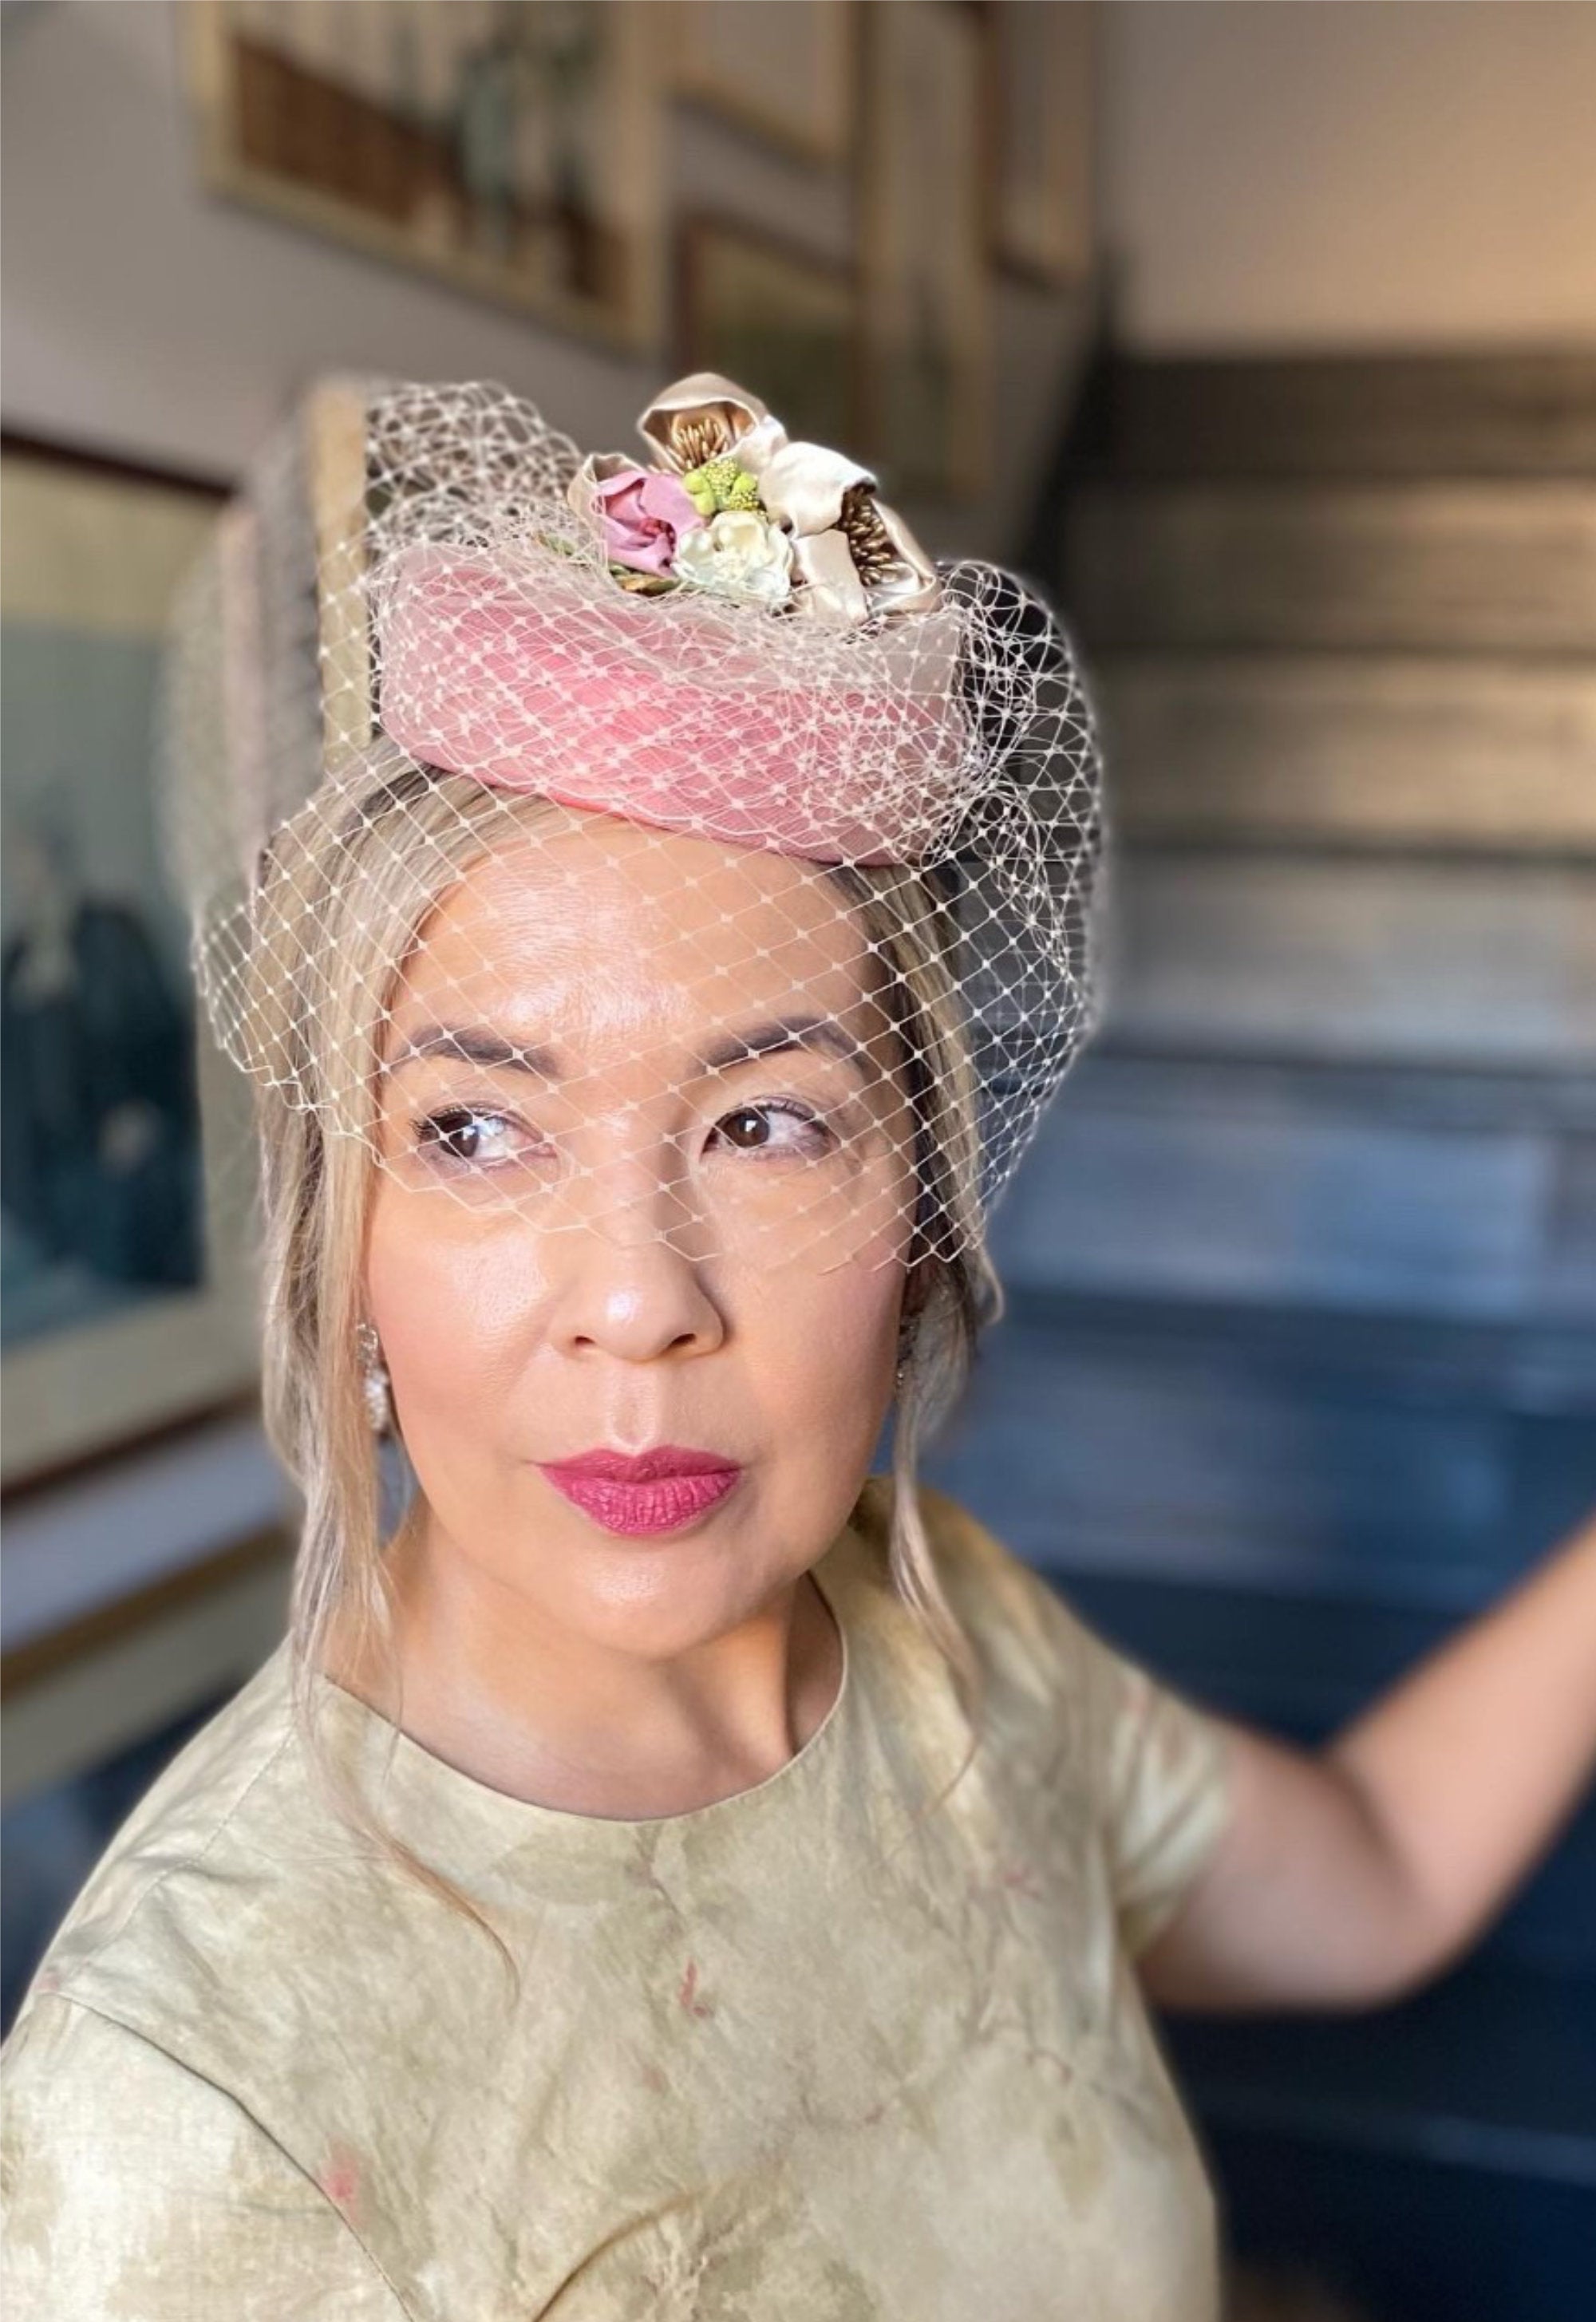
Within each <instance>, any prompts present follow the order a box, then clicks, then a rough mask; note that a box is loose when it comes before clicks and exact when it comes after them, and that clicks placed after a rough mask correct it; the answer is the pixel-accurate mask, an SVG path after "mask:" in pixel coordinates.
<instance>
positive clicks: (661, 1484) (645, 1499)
mask: <svg viewBox="0 0 1596 2322" xmlns="http://www.w3.org/2000/svg"><path fill="white" fill-rule="evenodd" d="M543 1473H544V1474H545V1475H546V1476H547V1477H548V1479H549V1482H550V1483H551V1484H552V1485H553V1486H554V1487H555V1491H557V1492H563V1493H564V1495H565V1497H566V1498H567V1499H568V1500H569V1501H571V1502H572V1504H573V1505H574V1506H576V1507H579V1508H580V1509H581V1510H582V1513H583V1514H584V1515H588V1516H591V1517H592V1519H593V1521H594V1522H595V1523H600V1524H602V1525H603V1527H604V1529H605V1531H614V1532H623V1533H628V1534H637V1533H642V1532H656V1531H680V1529H681V1528H682V1526H683V1524H687V1523H691V1522H693V1521H694V1520H695V1519H696V1518H697V1517H699V1516H702V1515H704V1514H707V1513H708V1512H709V1510H710V1509H711V1508H712V1507H714V1506H715V1505H716V1504H717V1503H718V1502H719V1501H720V1500H723V1499H724V1498H725V1497H726V1495H727V1493H728V1492H729V1491H730V1490H731V1488H732V1486H733V1485H734V1484H736V1483H737V1482H738V1480H739V1479H740V1477H741V1476H742V1469H741V1468H740V1467H715V1468H712V1469H711V1470H710V1471H709V1472H708V1473H707V1474H700V1475H683V1474H682V1473H680V1472H678V1473H676V1474H674V1475H668V1476H656V1477H654V1478H652V1479H651V1480H649V1481H647V1482H643V1483H623V1482H621V1481H620V1480H619V1479H618V1478H617V1477H615V1476H599V1475H595V1474H593V1473H592V1470H591V1469H589V1470H585V1471H584V1470H583V1469H582V1468H581V1467H561V1466H558V1465H551V1466H548V1467H544V1469H543Z"/></svg>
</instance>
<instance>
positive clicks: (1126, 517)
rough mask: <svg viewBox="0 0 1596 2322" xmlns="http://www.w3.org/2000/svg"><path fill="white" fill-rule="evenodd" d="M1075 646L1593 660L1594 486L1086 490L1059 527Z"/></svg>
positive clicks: (1269, 486)
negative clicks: (1078, 638) (1077, 637)
mask: <svg viewBox="0 0 1596 2322" xmlns="http://www.w3.org/2000/svg"><path fill="white" fill-rule="evenodd" d="M1064 548H1065V585H1064V589H1063V591H1062V597H1063V606H1064V611H1065V615H1066V618H1067V619H1068V620H1069V622H1071V624H1073V625H1076V626H1078V627H1079V629H1080V631H1081V634H1082V635H1083V636H1084V637H1085V638H1086V639H1087V641H1088V643H1095V644H1102V645H1123V646H1159V645H1169V646H1208V647H1239V648H1242V649H1245V648H1246V647H1248V646H1271V647H1292V646H1296V647H1302V648H1309V649H1312V648H1318V649H1321V650H1322V649H1325V648H1329V649H1333V650H1335V651H1341V652H1368V653H1392V654H1403V653H1407V654H1412V653H1420V654H1423V653H1438V654H1440V653H1457V654H1465V653H1467V654H1477V653H1497V654H1574V655H1579V654H1591V653H1592V652H1596V486H1591V485H1586V484H1573V483H1568V484H1549V483H1469V482H1464V483H1444V484H1393V485H1390V486H1353V485H1325V484H1311V485H1310V484H1300V485H1285V484H1281V485H1274V484H1250V483H1231V484H1220V483H1207V484H1191V485H1184V484H1179V485H1168V486H1161V485H1135V486H1124V485H1114V484H1107V483H1096V484H1090V485H1087V486H1085V487H1083V489H1081V490H1080V491H1079V492H1078V493H1077V494H1076V495H1075V497H1074V499H1073V501H1072V504H1071V507H1070V511H1069V517H1068V519H1067V526H1066V537H1065V542H1064Z"/></svg>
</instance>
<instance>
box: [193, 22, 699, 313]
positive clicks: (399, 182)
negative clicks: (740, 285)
mask: <svg viewBox="0 0 1596 2322" xmlns="http://www.w3.org/2000/svg"><path fill="white" fill-rule="evenodd" d="M179 19H180V23H181V30H182V33H183V37H184V42H185V50H186V68H187V77H188V89H189V96H190V103H191V107H192V111H193V114H194V118H195V122H196V125H197V133H198V146H199V160H200V169H201V174H202V178H203V179H204V182H205V183H206V185H207V186H208V187H210V188H211V190H212V191H213V192H215V193H216V195H217V196H218V197H221V198H223V199H225V200H229V201H236V202H242V203H243V204H245V205H247V206H250V207H251V208H253V209H255V210H258V211H261V212H262V213H264V214H265V215H270V216H272V217H275V218H278V219H280V220H282V221H283V222H285V223H287V224H293V225H298V226H300V227H302V228H304V229H306V230H307V232H310V233H317V234H320V235H322V236H324V237H325V238H326V239H328V240H330V241H333V242H341V243H343V244H344V246H345V247H347V248H349V249H352V250H356V251H362V252H363V253H364V254H365V255H366V256H368V257H371V258H375V259H379V260H385V261H389V262H390V263H394V264H398V265H401V266H405V267H408V268H409V269H411V270H414V271H417V272H419V273H422V274H427V275H430V276H431V277H432V278H433V279H436V280H437V281H440V282H443V283H445V284H447V285H448V286H450V287H451V288H454V289H456V290H459V291H462V292H463V293H465V294H466V295H468V296H470V297H475V298H480V299H483V300H486V301H488V302H489V303H491V304H493V305H497V306H505V307H509V308H511V309H513V310H515V311H516V312H518V313H521V314H525V315H533V316H535V317H536V318H537V320H538V321H540V322H543V323H546V324H548V325H551V326H552V327H554V328H555V329H559V330H564V331H567V332H569V333H571V334H573V335H574V336H578V337H582V338H585V339H590V340H592V341H594V342H596V343H600V344H601V345H605V346H608V347H610V349H612V350H614V351H615V352H647V351H649V350H651V349H653V348H654V347H656V345H657V343H658V338H659V333H660V327H661V320H662V313H663V283H662V280H661V276H662V270H663V267H664V263H665V253H664V245H663V239H662V231H661V223H660V222H661V218H662V215H663V196H662V178H661V169H662V164H663V97H662V89H661V83H662V78H663V61H662V59H661V57H660V53H659V43H660V41H661V39H662V37H663V33H664V30H665V24H664V17H663V15H662V13H661V12H660V11H659V10H658V9H657V8H656V6H655V5H653V4H652V0H362V5H361V6H360V7H358V8H356V7H354V6H352V5H344V0H185V5H184V6H183V8H182V9H180V10H179Z"/></svg>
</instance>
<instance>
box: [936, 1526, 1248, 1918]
mask: <svg viewBox="0 0 1596 2322" xmlns="http://www.w3.org/2000/svg"><path fill="white" fill-rule="evenodd" d="M920 1499H921V1506H922V1511H923V1513H924V1514H925V1517H926V1521H927V1524H928V1528H929V1530H930V1531H931V1538H932V1540H933V1544H934V1545H935V1547H936V1550H937V1556H938V1566H939V1569H940V1571H941V1572H942V1575H943V1577H944V1580H945V1582H948V1583H949V1584H950V1586H949V1594H950V1595H953V1596H956V1597H957V1598H958V1599H959V1600H960V1601H959V1603H958V1604H957V1609H958V1610H959V1614H960V1617H961V1619H962V1620H964V1621H965V1622H967V1623H969V1624H970V1625H971V1626H973V1627H976V1628H978V1629H982V1630H985V1631H986V1633H987V1638H988V1643H989V1647H990V1651H989V1656H988V1657H989V1659H993V1660H995V1663H996V1664H997V1665H998V1666H999V1667H1001V1668H1004V1669H1006V1670H1007V1671H1008V1672H1009V1673H1010V1674H1011V1676H1013V1677H1014V1681H1015V1682H1016V1683H1023V1684H1024V1685H1026V1686H1027V1687H1029V1688H1030V1690H1031V1691H1032V1696H1033V1697H1034V1698H1035V1699H1036V1700H1037V1701H1038V1702H1039V1703H1040V1704H1041V1705H1042V1706H1043V1707H1044V1708H1050V1707H1056V1708H1057V1709H1058V1710H1059V1712H1061V1713H1063V1712H1069V1713H1071V1714H1072V1722H1073V1723H1074V1724H1075V1728H1076V1731H1077V1732H1078V1734H1079V1735H1080V1741H1081V1748H1082V1751H1083V1753H1084V1758H1085V1762H1086V1766H1087V1773H1088V1778H1089V1779H1090V1782H1091V1786H1092V1792H1093V1803H1094V1806H1095V1810H1096V1820H1097V1824H1098V1827H1099V1829H1100V1831H1101V1833H1102V1837H1103V1843H1104V1849H1105V1858H1106V1860H1107V1864H1108V1871H1109V1879H1110V1885H1111V1888H1112V1891H1113V1895H1114V1907H1115V1910H1116V1913H1117V1915H1118V1919H1119V1925H1120V1933H1121V1936H1122V1940H1123V1941H1124V1945H1125V1948H1126V1949H1127V1951H1129V1952H1131V1953H1132V1955H1133V1956H1134V1955H1136V1954H1137V1953H1139V1952H1142V1951H1145V1950H1146V1948H1147V1946H1148V1945H1149V1944H1150V1943H1151V1942H1152V1940H1153V1938H1154V1937H1155V1936H1156V1935H1158V1934H1159V1933H1160V1932H1161V1931H1162V1929H1163V1928H1164V1927H1165V1926H1166V1925H1167V1924H1168V1923H1169V1920H1170V1919H1172V1918H1173V1916H1174V1915H1175V1913H1176V1910H1177V1909H1178V1908H1179V1905H1180V1903H1181V1901H1182V1900H1183V1898H1184V1897H1185V1896H1186V1893H1187V1891H1188V1888H1190V1887H1191V1886H1192V1884H1193V1883H1194V1882H1195V1880H1196V1879H1197V1875H1198V1873H1199V1872H1200V1871H1201V1870H1202V1869H1203V1868H1204V1867H1205V1865H1206V1862H1207V1860H1208V1859H1209V1857H1210V1855H1211V1854H1212V1853H1213V1851H1214V1850H1215V1846H1216V1845H1217V1843H1218V1841H1219V1839H1220V1836H1221V1834H1222V1833H1223V1831H1224V1829H1225V1822H1226V1820H1227V1817H1228V1814H1229V1808H1230V1763H1229V1750H1228V1746H1227V1742H1226V1735H1225V1727H1224V1724H1223V1723H1222V1721H1221V1720H1220V1719H1218V1718H1217V1717H1216V1716H1214V1715H1212V1714H1209V1713H1208V1712H1207V1711H1206V1710H1203V1709H1201V1708H1199V1707H1198V1706H1197V1704H1196V1703H1194V1702H1191V1701H1188V1699H1187V1698H1186V1697H1185V1696H1183V1695H1182V1694H1180V1693H1179V1692H1178V1691H1176V1690H1175V1689H1174V1688H1173V1687H1169V1686H1168V1685H1166V1684H1164V1683H1162V1682H1161V1681H1160V1680H1159V1679H1157V1678H1154V1677H1152V1676H1151V1674H1150V1673H1149V1671H1148V1670H1146V1669H1145V1668H1142V1666H1141V1665H1140V1664H1139V1663H1138V1662H1136V1661H1134V1660H1132V1659H1128V1658H1127V1657H1126V1656H1125V1655H1124V1654H1123V1653H1121V1652H1119V1651H1118V1650H1115V1648H1114V1647H1113V1646H1112V1645H1110V1644H1108V1643H1107V1642H1106V1641H1105V1639H1103V1638H1102V1637H1100V1636H1098V1635H1097V1634H1096V1632H1095V1631H1094V1630H1093V1629H1091V1628H1089V1627H1088V1626H1087V1623H1085V1622H1084V1621H1083V1620H1082V1619H1081V1618H1080V1616H1079V1615H1078V1614H1077V1613H1076V1612H1075V1611H1074V1610H1073V1609H1072V1608H1071V1607H1070V1605H1069V1604H1068V1603H1067V1602H1066V1600H1065V1599H1064V1597H1063V1596H1062V1595H1060V1593H1059V1590H1058V1589H1057V1588H1055V1587H1054V1586H1053V1585H1052V1583H1051V1582H1050V1581H1049V1580H1048V1579H1046V1578H1045V1577H1043V1575H1042V1574H1041V1572H1039V1571H1038V1570H1037V1569H1036V1568H1034V1567H1033V1566H1032V1565H1030V1564H1027V1563H1026V1562H1025V1560H1024V1559H1023V1558H1022V1557H1020V1556H1017V1555H1016V1554H1015V1553H1014V1550H1012V1549H1011V1548H1008V1547H1006V1546H1005V1545H1004V1542H1003V1541H1002V1540H999V1539H998V1538H997V1537H996V1536H995V1534H994V1533H993V1532H991V1531H988V1530H987V1529H986V1526H985V1525H984V1524H983V1523H981V1522H979V1520H978V1519H977V1517H976V1516H974V1515H973V1514H972V1513H970V1511H969V1510H968V1508H966V1507H964V1506H963V1505H962V1504H960V1503H959V1501H958V1500H956V1499H954V1498H953V1497H952V1496H951V1495H949V1494H948V1493H946V1492H941V1491H939V1490H937V1489H935V1488H934V1487H932V1486H927V1485H922V1486H921V1489H920Z"/></svg>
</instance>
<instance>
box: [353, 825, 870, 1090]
mask: <svg viewBox="0 0 1596 2322" xmlns="http://www.w3.org/2000/svg"><path fill="white" fill-rule="evenodd" d="M875 980H876V978H875V974H874V973H873V969H872V959H871V947H870V945H869V941H868V938H867V935H866V932H865V929H864V928H863V926H862V925H861V923H860V921H859V919H858V915H857V911H856V910H855V908H854V907H853V906H852V904H851V903H850V902H849V900H848V897H847V896H845V895H844V894H843V893H842V892H841V891H840V889H839V887H838V886H837V885H836V884H835V883H834V882H832V881H831V880H830V878H828V877H827V876H826V874H825V873H824V871H823V869H822V868H821V866H820V865H817V864H812V863H808V862H798V861H794V860H793V859H792V858H790V857H787V856H784V855H775V854H772V853H768V852H766V851H764V850H759V849H748V850H744V849H738V848H733V847H729V846H723V845H721V844H720V843H719V842H717V841H713V840H706V839H701V838H691V837H683V836H678V835H676V834H674V833H670V832H664V831H656V830H651V829H647V828H645V827H642V826H639V825H637V824H633V823H627V822H623V821H621V820H619V818H612V817H601V816H594V817H592V818H588V819H587V820H585V821H584V822H583V823H582V825H580V826H578V827H574V828H570V829H560V830H558V831H557V832H555V834H554V835H553V836H549V837H544V836H541V835H528V836H525V837H522V838H519V839H518V840H517V841H514V842H510V843H509V844H507V845H506V846H503V847H502V848H500V849H498V850H496V851H495V852H494V853H493V854H491V855H488V856H486V857H484V858H483V859H482V861H480V862H479V863H478V864H475V865H473V866H472V869H471V870H470V871H469V872H467V873H466V874H465V875H464V876H463V878H462V879H461V880H460V881H459V882H457V884H456V885H455V886H454V888H453V889H452V890H451V891H449V893H448V894H447V895H446V896H445V898H444V900H443V901H442V902H441V903H440V904H439V906H438V907H437V909H436V910H435V911H434V912H433V913H432V914H431V916H430V918H429V919H428V920H427V923H426V924H425V926H424V927H423V928H422V930H421V934H420V939H419V941H418V943H417V946H416V947H415V949H414V950H413V952H412V953H411V955H410V957H409V958H408V961H407V962H406V964H405V968H404V973H403V975H402V978H401V981H400V986H399V992H398V994H397V995H396V1000H395V1004H394V1007H393V1010H392V1011H391V1014H392V1020H393V1027H394V1030H395V1033H396V1035H399V1036H402V1035H403V1034H404V1033H405V1032H406V1031H407V1030H412V1029H414V1023H413V1022H412V1021H411V1019H419V1018H421V1017H433V1018H436V1017H438V1016H439V1015H441V1014H458V1013H459V1012H460V1010H462V1009H463V1008H465V1007H469V1009H470V1011H471V1014H472V1019H474V1020H476V1021H479V1022H482V1023H483V1024H487V1025H491V1026H492V1027H493V1028H496V1029H498V1030H500V1031H501V1032H503V1033H506V1034H507V1035H508V1036H509V1037H510V1038H518V1037H524V1038H526V1039H527V1041H528V1042H531V1041H534V1040H547V1039H550V1038H556V1039H557V1038H572V1039H576V1038H581V1039H582V1040H584V1041H587V1042H592V1043H594V1044H599V1043H602V1042H604V1041H606V1040H608V1039H610V1038H615V1037H616V1036H618V1035H619V1036H629V1037H631V1038H636V1039H637V1040H638V1041H643V1040H647V1043H648V1045H649V1046H651V1047H652V1046H655V1045H656V1044H658V1043H662V1042H665V1041H669V1040H672V1039H678V1038H679V1039H681V1040H683V1042H687V1043H690V1042H693V1041H695V1040H697V1039H699V1038H701V1037H702V1034H703V1033H704V1031H705V1030H706V1029H707V1028H710V1027H711V1026H712V1027H715V1028H720V1027H723V1026H724V1025H726V1024H727V1023H729V1022H731V1021H736V1020H740V1019H744V1018H746V1017H748V1016H750V1015H757V1014H765V1013H768V1014H781V1013H786V1012H792V1011H793V1010H804V1011H808V1012H812V1013H815V1014H823V1015H830V1016H836V1017H839V1018H846V1017H847V1016H848V1015H849V1014H850V1013H852V1014H853V1015H855V1016H856V1017H858V1016H860V1015H862V1014H870V1015H874V1014H875V1013H876V1010H874V1009H873V1008H871V1007H870V1006H869V1004H868V1003H869V994H870V992H872V990H873V988H874V984H875Z"/></svg>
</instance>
